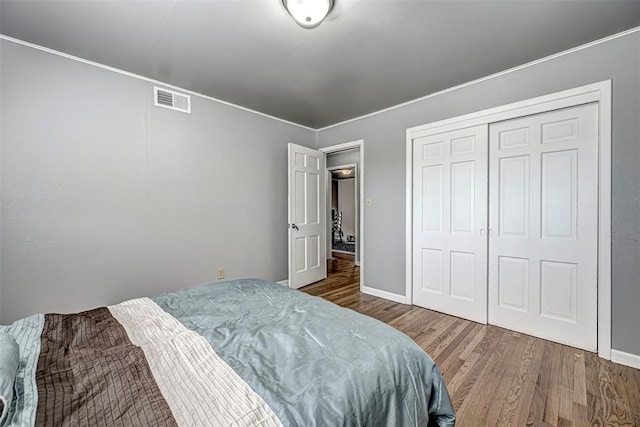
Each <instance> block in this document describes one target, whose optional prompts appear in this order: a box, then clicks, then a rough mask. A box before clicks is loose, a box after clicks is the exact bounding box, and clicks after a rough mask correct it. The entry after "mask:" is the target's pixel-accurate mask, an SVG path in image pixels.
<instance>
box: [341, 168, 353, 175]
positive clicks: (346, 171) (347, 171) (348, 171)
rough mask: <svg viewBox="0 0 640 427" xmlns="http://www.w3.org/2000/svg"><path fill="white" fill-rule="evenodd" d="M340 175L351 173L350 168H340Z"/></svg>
mask: <svg viewBox="0 0 640 427" xmlns="http://www.w3.org/2000/svg"><path fill="white" fill-rule="evenodd" d="M342 175H351V169H342Z"/></svg>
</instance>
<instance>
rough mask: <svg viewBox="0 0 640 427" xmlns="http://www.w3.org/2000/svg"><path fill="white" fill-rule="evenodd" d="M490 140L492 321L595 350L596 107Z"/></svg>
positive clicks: (545, 116)
mask: <svg viewBox="0 0 640 427" xmlns="http://www.w3.org/2000/svg"><path fill="white" fill-rule="evenodd" d="M489 134H490V139H489V141H490V150H489V151H490V155H489V157H490V166H489V171H490V174H489V176H490V184H489V192H490V206H489V212H490V218H489V224H490V225H489V227H490V229H491V236H490V238H489V323H491V324H494V325H498V326H502V327H505V328H508V329H512V330H516V331H520V332H523V333H526V334H530V335H535V336H538V337H541V338H546V339H549V340H552V341H557V342H560V343H564V344H567V345H571V346H574V347H579V348H583V349H586V350H592V351H595V350H596V349H597V323H596V322H597V265H598V259H597V232H598V222H597V220H598V107H597V104H587V105H582V106H578V107H572V108H567V109H562V110H557V111H553V112H549V113H542V114H538V115H534V116H528V117H523V118H518V119H513V120H508V121H504V122H499V123H494V124H491V125H490V127H489Z"/></svg>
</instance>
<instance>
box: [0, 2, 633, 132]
mask: <svg viewBox="0 0 640 427" xmlns="http://www.w3.org/2000/svg"><path fill="white" fill-rule="evenodd" d="M636 26H640V1H638V0H571V1H568V0H564V1H551V0H500V1H488V0H487V1H483V0H467V1H456V0H450V1H420V0H336V5H335V7H334V10H333V11H332V13H331V15H330V16H329V18H328V19H327V20H326V21H325V22H324V23H323V24H322V25H320V27H318V28H316V29H312V30H305V29H303V28H301V27H299V26H297V25H296V24H295V23H294V22H293V20H292V19H291V17H290V16H289V15H288V14H287V13H286V11H285V10H284V9H283V7H282V4H281V2H280V0H208V1H202V0H201V1H194V0H147V1H140V0H137V1H132V0H127V1H124V0H107V1H98V0H85V1H78V0H73V1H57V0H48V1H32V0H0V33H2V34H5V35H8V36H11V37H15V38H18V39H21V40H25V41H28V42H32V43H35V44H38V45H42V46H46V47H48V48H52V49H55V50H59V51H62V52H65V53H69V54H71V55H76V56H79V57H82V58H85V59H89V60H92V61H96V62H99V63H102V64H106V65H110V66H113V67H116V68H120V69H123V70H126V71H129V72H132V73H136V74H140V75H143V76H146V77H150V78H153V79H157V80H160V81H164V82H167V83H170V84H173V85H176V86H179V87H183V88H186V89H189V90H192V91H195V92H199V93H202V94H206V95H209V96H212V97H215V98H218V99H222V100H225V101H228V102H232V103H235V104H238V105H242V106H244V107H247V108H251V109H254V110H257V111H261V112H263V113H266V114H270V115H273V116H276V117H280V118H283V119H286V120H290V121H293V122H296V123H300V124H303V125H306V126H310V127H313V128H319V127H322V126H326V125H329V124H333V123H337V122H340V121H343V120H347V119H350V118H353V117H356V116H360V115H363V114H367V113H370V112H373V111H377V110H380V109H383V108H386V107H390V106H393V105H396V104H399V103H402V102H405V101H409V100H411V99H415V98H418V97H421V96H424V95H427V94H430V93H434V92H437V91H439V90H442V89H445V88H448V87H451V86H455V85H458V84H461V83H464V82H467V81H471V80H474V79H477V78H480V77H483V76H486V75H489V74H492V73H495V72H498V71H501V70H505V69H508V68H511V67H514V66H517V65H521V64H523V63H526V62H529V61H532V60H535V59H539V58H542V57H544V56H547V55H551V54H553V53H557V52H560V51H563V50H566V49H569V48H572V47H575V46H578V45H581V44H584V43H587V42H590V41H593V40H597V39H599V38H602V37H606V36H608V35H611V34H615V33H617V32H621V31H624V30H626V29H629V28H633V27H636Z"/></svg>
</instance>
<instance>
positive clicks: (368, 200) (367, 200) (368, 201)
mask: <svg viewBox="0 0 640 427" xmlns="http://www.w3.org/2000/svg"><path fill="white" fill-rule="evenodd" d="M364 204H365V205H366V206H371V199H369V198H368V197H367V198H366V199H365V200H364Z"/></svg>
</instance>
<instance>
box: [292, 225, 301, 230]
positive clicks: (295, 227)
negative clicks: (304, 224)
mask: <svg viewBox="0 0 640 427" xmlns="http://www.w3.org/2000/svg"><path fill="white" fill-rule="evenodd" d="M291 228H293V229H294V230H297V231H300V229H299V228H298V226H297V225H295V224H291Z"/></svg>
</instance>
